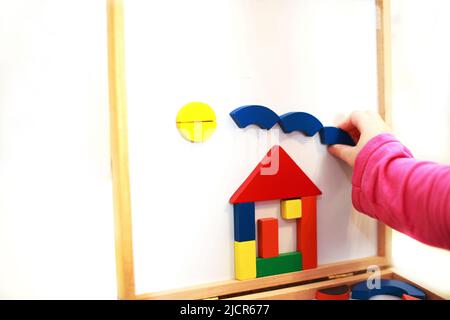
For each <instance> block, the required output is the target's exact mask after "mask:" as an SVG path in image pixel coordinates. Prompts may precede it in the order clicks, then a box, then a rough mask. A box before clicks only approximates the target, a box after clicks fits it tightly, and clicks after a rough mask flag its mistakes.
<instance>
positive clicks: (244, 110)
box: [230, 105, 280, 130]
mask: <svg viewBox="0 0 450 320" xmlns="http://www.w3.org/2000/svg"><path fill="white" fill-rule="evenodd" d="M230 116H231V118H232V119H233V121H234V122H235V123H236V125H237V126H238V127H239V128H245V127H247V126H249V125H251V124H254V125H257V126H258V127H260V128H261V129H267V130H269V129H271V128H272V127H273V126H274V125H275V124H276V123H277V122H278V121H279V120H280V118H279V117H278V115H277V114H276V113H275V112H273V111H272V110H271V109H269V108H267V107H264V106H257V105H250V106H242V107H240V108H237V109H235V110H233V111H231V113H230Z"/></svg>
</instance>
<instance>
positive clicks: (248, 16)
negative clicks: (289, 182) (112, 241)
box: [125, 0, 377, 294]
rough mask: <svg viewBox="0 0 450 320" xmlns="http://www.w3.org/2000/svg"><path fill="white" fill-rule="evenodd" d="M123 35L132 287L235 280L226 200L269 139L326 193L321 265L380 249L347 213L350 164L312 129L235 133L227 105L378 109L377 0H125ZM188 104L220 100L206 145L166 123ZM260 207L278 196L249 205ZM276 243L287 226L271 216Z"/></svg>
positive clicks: (363, 224) (326, 117)
mask: <svg viewBox="0 0 450 320" xmlns="http://www.w3.org/2000/svg"><path fill="white" fill-rule="evenodd" d="M125 9H126V10H125V39H126V66H127V88H128V92H127V96H128V121H129V148H130V149H129V150H130V174H131V203H132V212H133V213H132V214H133V216H132V217H133V241H134V258H135V276H136V292H137V293H138V294H139V293H144V292H154V291H160V290H165V289H172V288H181V287H185V286H190V285H195V284H202V283H208V282H213V281H221V280H229V279H233V278H234V269H233V226H232V206H231V205H230V204H229V203H228V200H229V198H230V196H231V195H232V194H233V192H234V191H235V190H236V189H237V188H238V187H239V185H240V184H241V183H242V182H243V181H244V179H245V178H246V177H247V176H248V174H249V173H250V172H251V171H252V170H253V168H254V167H255V166H256V165H257V163H258V162H259V161H260V160H261V159H262V158H263V156H264V155H265V154H266V152H267V151H268V149H269V148H270V147H271V146H272V145H274V144H281V145H282V146H283V147H284V148H285V150H286V151H287V152H288V153H289V154H290V155H291V156H292V157H293V159H294V160H295V161H296V162H297V163H298V164H299V166H300V167H301V168H302V169H303V170H304V171H305V173H306V174H307V175H308V176H309V177H310V178H311V179H312V180H313V181H314V183H315V184H316V185H317V186H318V187H319V188H320V189H321V190H322V192H323V195H322V196H321V197H320V198H319V200H318V259H319V264H325V263H331V262H337V261H343V260H349V259H356V258H362V257H368V256H374V255H376V222H375V221H374V220H372V219H370V218H368V217H366V216H363V215H361V214H358V213H356V212H354V210H353V208H352V204H351V171H350V170H349V169H348V168H346V166H345V165H344V164H343V163H341V162H339V161H338V160H336V159H334V158H333V157H332V156H330V155H329V154H328V153H327V151H326V147H325V146H324V145H322V144H320V142H319V137H318V135H316V136H314V137H312V138H308V137H305V136H303V135H302V134H300V133H298V132H297V133H293V134H289V135H286V134H284V133H282V132H281V130H280V129H279V127H278V126H276V127H275V128H274V129H272V130H270V131H269V132H267V131H264V130H261V129H259V128H257V127H254V126H251V127H247V128H246V129H239V128H237V126H236V125H235V124H234V123H233V121H232V119H231V118H230V117H229V115H228V114H229V112H230V111H231V110H233V109H234V108H237V107H239V106H242V105H246V104H261V105H265V106H268V107H270V108H272V109H273V110H274V111H275V112H277V113H278V114H283V113H286V112H290V111H305V112H309V113H311V114H313V115H314V116H316V117H317V118H318V119H319V120H321V121H322V123H323V124H324V125H336V124H337V123H338V122H339V121H340V120H342V119H343V117H345V115H347V114H348V113H349V112H351V111H352V110H354V109H373V110H376V109H377V74H376V29H375V27H376V9H375V5H374V1H373V0H339V1H336V0H285V1H280V0H220V1H219V0H216V1H210V0H209V1H208V0H189V1H185V0H166V1H144V0H139V1H138V0H133V1H127V3H126V8H125ZM190 101H202V102H206V103H208V104H209V105H211V107H212V108H213V109H214V110H215V112H216V115H217V120H218V126H217V130H216V132H215V133H214V135H213V136H212V138H211V139H210V140H208V141H206V142H205V143H200V144H192V143H189V142H187V141H186V140H184V139H183V138H182V137H181V136H180V134H179V132H178V131H177V129H176V126H175V117H176V114H177V112H178V110H179V109H180V108H181V107H182V106H183V105H184V104H186V103H188V102H190ZM256 210H257V213H256V215H257V217H262V216H274V215H276V214H279V213H278V212H277V210H278V209H277V202H264V203H257V209H256ZM280 228H281V230H280V237H281V239H280V241H281V243H280V249H281V252H285V251H291V250H292V249H293V248H294V246H295V242H294V238H295V233H294V232H295V230H294V227H293V225H291V224H290V223H281V224H280Z"/></svg>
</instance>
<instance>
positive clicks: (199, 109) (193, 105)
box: [176, 102, 217, 142]
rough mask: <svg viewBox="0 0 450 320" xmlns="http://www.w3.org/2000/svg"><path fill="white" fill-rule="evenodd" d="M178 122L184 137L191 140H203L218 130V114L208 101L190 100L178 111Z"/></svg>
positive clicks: (179, 129)
mask: <svg viewBox="0 0 450 320" xmlns="http://www.w3.org/2000/svg"><path fill="white" fill-rule="evenodd" d="M176 124H177V128H178V131H180V133H181V135H182V136H183V138H185V139H186V140H188V141H191V142H203V141H206V140H208V139H209V138H210V137H211V136H212V134H213V133H214V131H215V130H216V127H217V122H216V114H215V113H214V110H213V109H212V108H211V107H210V106H209V105H207V104H206V103H203V102H190V103H187V104H185V105H184V106H183V107H182V108H181V109H180V111H178V114H177V119H176Z"/></svg>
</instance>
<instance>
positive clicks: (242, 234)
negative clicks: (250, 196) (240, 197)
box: [234, 202, 256, 242]
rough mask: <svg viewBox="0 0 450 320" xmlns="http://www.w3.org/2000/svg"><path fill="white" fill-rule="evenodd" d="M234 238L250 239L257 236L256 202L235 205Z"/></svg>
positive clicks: (236, 239)
mask: <svg viewBox="0 0 450 320" xmlns="http://www.w3.org/2000/svg"><path fill="white" fill-rule="evenodd" d="M234 240H235V241H240V242H242V241H250V240H256V238H255V203H253V202H247V203H237V204H235V205H234Z"/></svg>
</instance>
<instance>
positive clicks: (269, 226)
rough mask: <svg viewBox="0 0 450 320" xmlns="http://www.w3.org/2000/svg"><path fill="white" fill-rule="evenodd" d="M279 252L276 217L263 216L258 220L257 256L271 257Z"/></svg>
mask: <svg viewBox="0 0 450 320" xmlns="http://www.w3.org/2000/svg"><path fill="white" fill-rule="evenodd" d="M278 254H279V250H278V219H276V218H265V219H259V220H258V257H259V258H272V257H276V256H278Z"/></svg>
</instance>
